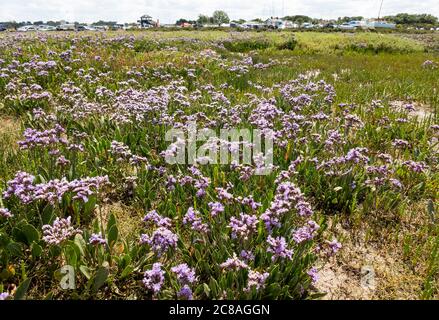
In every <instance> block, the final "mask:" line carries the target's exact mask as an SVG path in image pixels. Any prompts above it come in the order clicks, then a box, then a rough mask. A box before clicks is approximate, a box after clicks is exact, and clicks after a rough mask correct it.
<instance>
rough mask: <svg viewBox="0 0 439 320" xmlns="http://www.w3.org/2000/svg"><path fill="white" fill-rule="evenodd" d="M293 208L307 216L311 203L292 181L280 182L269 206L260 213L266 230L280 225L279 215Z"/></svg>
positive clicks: (300, 214)
mask: <svg viewBox="0 0 439 320" xmlns="http://www.w3.org/2000/svg"><path fill="white" fill-rule="evenodd" d="M293 208H295V209H296V211H297V213H298V215H299V216H305V217H309V216H311V215H312V214H313V211H312V209H311V205H310V204H309V203H308V202H307V201H306V200H305V198H304V195H303V194H302V192H301V191H300V189H299V188H298V187H296V186H295V185H294V184H293V183H292V182H288V181H287V182H282V183H280V184H279V185H278V187H277V189H276V194H275V196H274V200H273V201H272V202H271V204H270V207H269V208H268V209H267V210H265V212H264V213H263V214H262V215H261V219H262V221H263V222H264V223H265V227H266V228H267V230H269V231H271V230H272V229H273V228H274V227H277V228H279V227H280V226H281V222H280V219H281V217H282V216H283V215H284V214H286V213H288V212H289V211H290V210H291V209H293Z"/></svg>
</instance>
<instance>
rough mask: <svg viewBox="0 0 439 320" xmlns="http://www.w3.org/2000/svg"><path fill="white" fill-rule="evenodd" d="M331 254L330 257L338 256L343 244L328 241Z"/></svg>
mask: <svg viewBox="0 0 439 320" xmlns="http://www.w3.org/2000/svg"><path fill="white" fill-rule="evenodd" d="M327 243H328V246H329V249H330V252H329V255H333V254H336V253H337V251H338V250H340V249H341V247H342V246H341V243H340V242H338V241H337V240H336V239H334V240H332V241H327Z"/></svg>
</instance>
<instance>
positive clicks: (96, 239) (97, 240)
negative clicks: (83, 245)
mask: <svg viewBox="0 0 439 320" xmlns="http://www.w3.org/2000/svg"><path fill="white" fill-rule="evenodd" d="M88 243H90V244H92V245H99V244H106V243H107V240H105V238H104V237H102V233H100V232H99V233H92V235H91V236H90V239H89V241H88Z"/></svg>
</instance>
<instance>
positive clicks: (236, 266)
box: [220, 253, 248, 270]
mask: <svg viewBox="0 0 439 320" xmlns="http://www.w3.org/2000/svg"><path fill="white" fill-rule="evenodd" d="M220 267H221V269H224V270H240V269H247V268H248V265H247V263H245V262H244V261H242V260H240V259H239V258H238V257H237V256H236V253H233V257H231V258H228V259H227V260H226V261H225V262H223V263H221V264H220Z"/></svg>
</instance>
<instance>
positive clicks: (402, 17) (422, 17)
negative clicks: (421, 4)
mask: <svg viewBox="0 0 439 320" xmlns="http://www.w3.org/2000/svg"><path fill="white" fill-rule="evenodd" d="M384 19H385V20H387V21H391V22H394V23H396V24H402V25H422V24H432V25H436V24H438V18H437V17H435V16H433V15H431V14H426V13H424V14H408V13H398V14H397V15H395V16H385V17H384Z"/></svg>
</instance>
